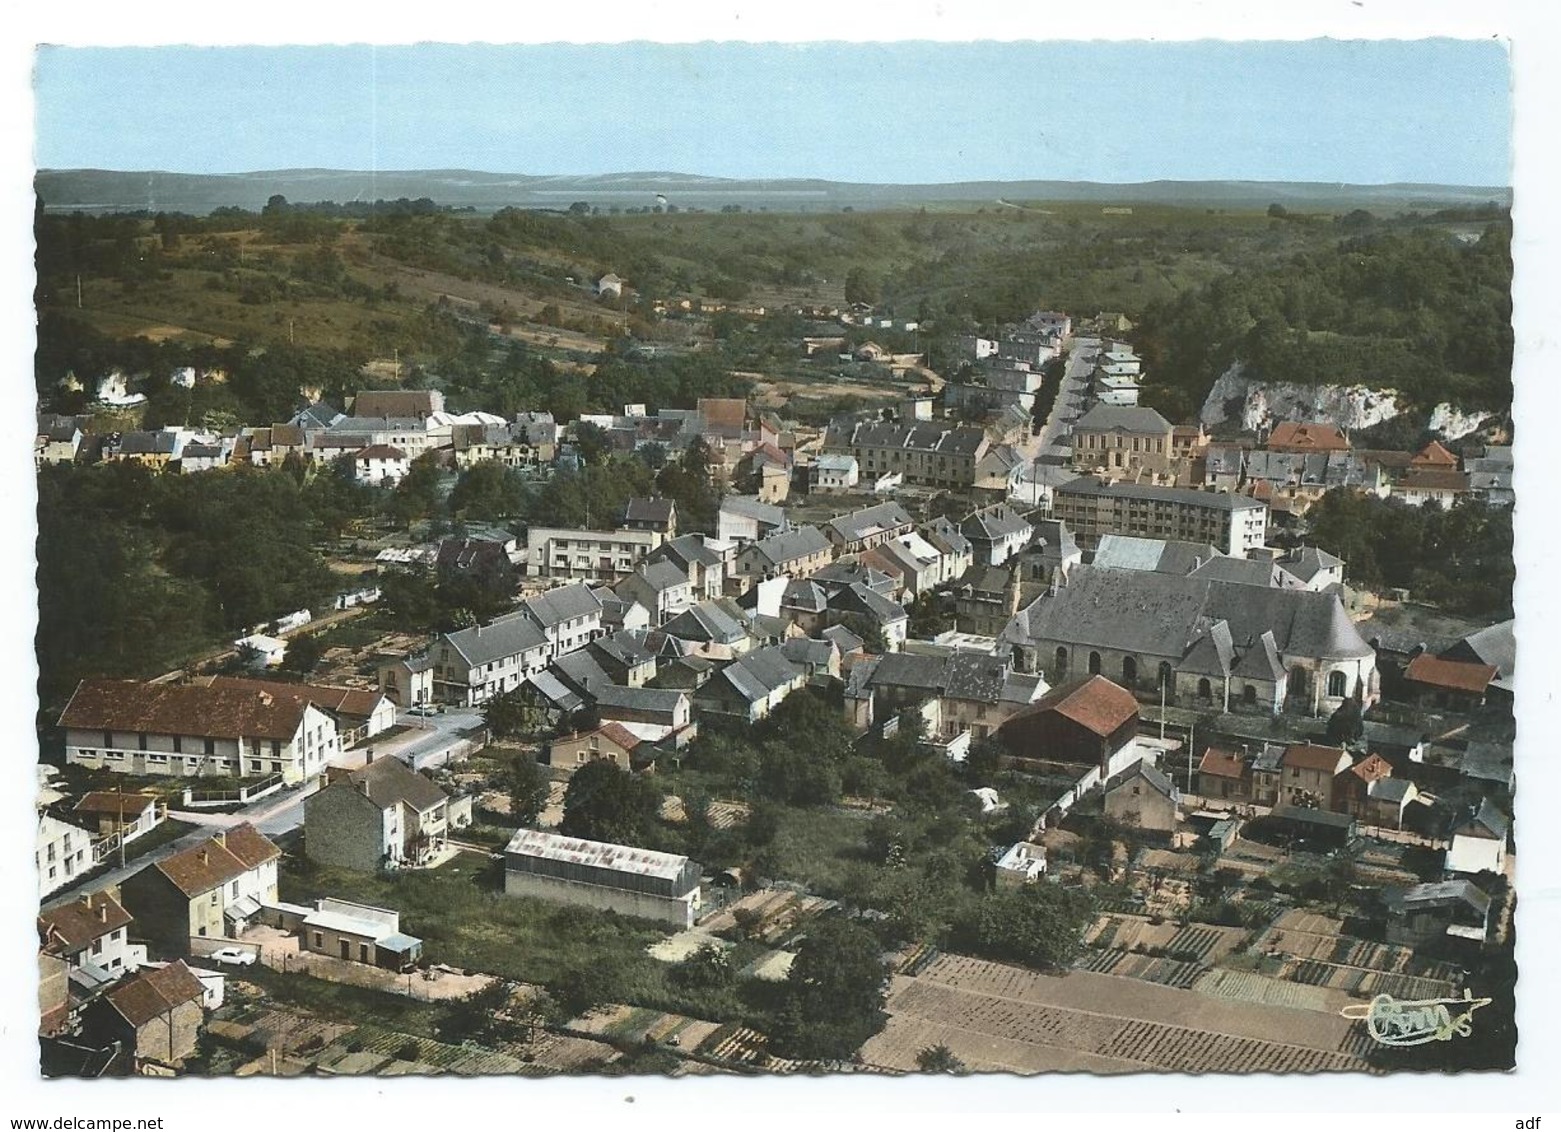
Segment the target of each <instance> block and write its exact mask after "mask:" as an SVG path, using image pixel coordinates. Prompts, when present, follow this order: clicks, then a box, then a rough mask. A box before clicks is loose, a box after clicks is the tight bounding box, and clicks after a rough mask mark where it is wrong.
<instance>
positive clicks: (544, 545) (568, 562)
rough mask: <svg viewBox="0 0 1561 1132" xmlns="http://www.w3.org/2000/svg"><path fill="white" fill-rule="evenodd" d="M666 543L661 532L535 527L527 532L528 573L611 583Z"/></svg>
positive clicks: (530, 575)
mask: <svg viewBox="0 0 1561 1132" xmlns="http://www.w3.org/2000/svg"><path fill="white" fill-rule="evenodd" d="M664 541H665V539H664V537H663V536H662V534H661V532H659V531H648V530H639V531H636V530H611V531H606V530H587V529H583V528H561V527H532V528H530V529H529V530H527V532H526V555H525V563H526V574H527V576H529V577H533V578H574V579H589V580H592V581H600V582H607V583H609V584H611V583H613V582H616V581H617V580H618V579H620V578H622V577H624V576H626V575H627V574H629V573H630V572H631V571H632V570H633V569H634V565H635V563H637V562H638V561H639V560H640V559H642V558H644V557H645V556H646V555H647V554H649V553H650V552H651V551H653V550H655V549H656V548H657V547H658V546H660V545H661V544H662V542H664Z"/></svg>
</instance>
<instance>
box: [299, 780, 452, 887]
mask: <svg viewBox="0 0 1561 1132" xmlns="http://www.w3.org/2000/svg"><path fill="white" fill-rule="evenodd" d="M326 782H327V785H326V786H325V787H324V788H323V789H321V790H319V791H317V792H316V793H314V794H311V795H310V796H309V797H308V798H306V799H305V800H304V851H305V853H306V854H307V855H308V857H309V859H310V860H311V861H314V862H316V863H318V864H321V865H327V866H330V867H332V868H343V869H354V870H356V871H359V872H374V871H376V870H379V869H393V868H397V867H400V866H402V865H407V864H416V863H418V862H421V861H423V860H426V859H427V858H428V857H429V856H430V855H431V854H433V853H434V852H436V851H437V850H438V848H439V847H440V846H441V845H442V844H443V843H444V841H445V839H446V838H447V837H448V836H449V834H450V831H451V830H455V829H462V828H464V827H466V826H467V825H470V824H471V799H470V798H459V799H452V798H451V797H450V796H449V795H448V794H446V793H445V792H444V791H443V790H442V789H440V788H439V786H437V785H436V784H435V783H434V782H433V781H432V780H431V779H429V778H426V777H424V776H423V775H421V774H419V773H418V772H417V771H415V770H413V769H412V768H411V767H409V766H407V765H406V764H405V763H403V762H402V761H401V760H400V759H398V758H392V757H385V758H379V759H375V758H373V757H372V756H370V758H369V761H368V762H367V763H366V764H365V765H364V766H362V767H359V768H357V769H355V770H349V769H346V768H340V767H332V768H330V769H329V770H327V771H326Z"/></svg>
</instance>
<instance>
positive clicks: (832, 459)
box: [808, 452, 862, 493]
mask: <svg viewBox="0 0 1561 1132" xmlns="http://www.w3.org/2000/svg"><path fill="white" fill-rule="evenodd" d="M861 474H862V470H861V468H860V467H858V466H857V462H856V457H855V456H851V455H847V454H846V453H843V452H828V453H824V454H823V455H820V456H818V457H816V458H815V459H814V460H813V462H812V463H811V464H809V465H808V490H809V491H813V492H820V493H822V492H838V491H854V490H855V489H856V485H857V481H858V480H859V479H860V478H861Z"/></svg>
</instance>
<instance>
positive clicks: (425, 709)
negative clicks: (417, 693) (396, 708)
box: [407, 704, 439, 715]
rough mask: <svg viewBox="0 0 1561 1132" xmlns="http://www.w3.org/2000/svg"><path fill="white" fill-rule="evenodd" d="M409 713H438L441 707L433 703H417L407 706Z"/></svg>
mask: <svg viewBox="0 0 1561 1132" xmlns="http://www.w3.org/2000/svg"><path fill="white" fill-rule="evenodd" d="M407 714H408V715H438V714H439V709H438V708H437V707H435V706H434V705H433V704H417V705H416V706H414V707H409V708H407Z"/></svg>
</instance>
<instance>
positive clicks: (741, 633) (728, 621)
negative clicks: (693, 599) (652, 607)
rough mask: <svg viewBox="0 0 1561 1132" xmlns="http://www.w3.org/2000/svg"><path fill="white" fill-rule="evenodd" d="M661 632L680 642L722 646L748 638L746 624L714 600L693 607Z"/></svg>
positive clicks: (663, 627) (680, 614) (675, 618)
mask: <svg viewBox="0 0 1561 1132" xmlns="http://www.w3.org/2000/svg"><path fill="white" fill-rule="evenodd" d="M661 632H662V633H664V634H665V635H667V636H669V637H676V638H678V639H680V640H685V641H708V642H710V643H712V644H722V645H735V644H737V643H738V642H740V641H742V640H743V639H744V638H746V637H747V636H748V630H747V628H745V627H744V625H743V623H742V622H741V621H740V620H738V619H737V618H736V617H734V616H732V614H731V612H730V611H728V610H727V608H726V607H725V606H724V605H722V604H720V603H718V602H715V601H702V602H700V603H699V604H698V605H694V606H690V607H689V608H688V609H685V610H684V611H683V612H682V613H679V614H678V615H677V616H676V617H674V618H672V620H670V621H668V622H667V623H666V624H665V625H663V626H662V627H661Z"/></svg>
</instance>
